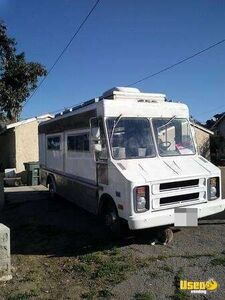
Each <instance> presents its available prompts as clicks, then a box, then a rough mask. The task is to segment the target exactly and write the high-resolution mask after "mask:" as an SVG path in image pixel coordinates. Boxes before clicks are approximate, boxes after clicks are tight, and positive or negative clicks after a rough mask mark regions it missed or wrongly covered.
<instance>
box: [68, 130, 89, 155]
mask: <svg viewBox="0 0 225 300" xmlns="http://www.w3.org/2000/svg"><path fill="white" fill-rule="evenodd" d="M67 150H68V151H79V152H88V151H89V150H90V149H89V134H88V133H85V134H78V135H69V136H68V137H67Z"/></svg>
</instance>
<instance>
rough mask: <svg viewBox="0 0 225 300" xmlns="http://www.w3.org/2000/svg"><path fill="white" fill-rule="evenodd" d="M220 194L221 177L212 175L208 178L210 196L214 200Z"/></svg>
mask: <svg viewBox="0 0 225 300" xmlns="http://www.w3.org/2000/svg"><path fill="white" fill-rule="evenodd" d="M219 196H220V184H219V177H212V178H209V180H208V198H209V200H214V199H217V198H219Z"/></svg>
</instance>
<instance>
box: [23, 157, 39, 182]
mask: <svg viewBox="0 0 225 300" xmlns="http://www.w3.org/2000/svg"><path fill="white" fill-rule="evenodd" d="M24 167H25V170H26V172H27V185H38V184H39V163H38V162H35V161H32V162H27V163H24Z"/></svg>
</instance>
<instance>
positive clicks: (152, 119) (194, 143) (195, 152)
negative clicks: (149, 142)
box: [150, 117, 198, 158]
mask: <svg viewBox="0 0 225 300" xmlns="http://www.w3.org/2000/svg"><path fill="white" fill-rule="evenodd" d="M159 119H169V117H165V118H160V117H154V118H151V119H150V120H151V123H152V129H153V133H154V138H155V146H156V150H157V153H158V155H159V156H160V157H163V158H165V157H182V156H194V155H196V154H197V153H198V151H197V149H196V142H195V138H194V136H193V134H192V130H191V123H190V120H189V119H187V118H179V117H178V118H175V120H176V119H178V120H186V121H187V122H188V124H189V126H190V132H191V137H192V140H193V146H194V150H195V151H194V153H193V154H180V155H162V154H161V153H160V151H159V147H158V143H157V139H156V134H155V127H154V123H153V121H154V120H159Z"/></svg>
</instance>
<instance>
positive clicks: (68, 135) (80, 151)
mask: <svg viewBox="0 0 225 300" xmlns="http://www.w3.org/2000/svg"><path fill="white" fill-rule="evenodd" d="M83 135H87V136H88V150H77V149H73V150H71V149H68V138H69V137H77V136H83ZM90 150H91V147H90V132H88V131H85V132H79V133H72V132H71V133H67V134H66V151H67V152H70V153H74V152H76V153H90Z"/></svg>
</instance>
